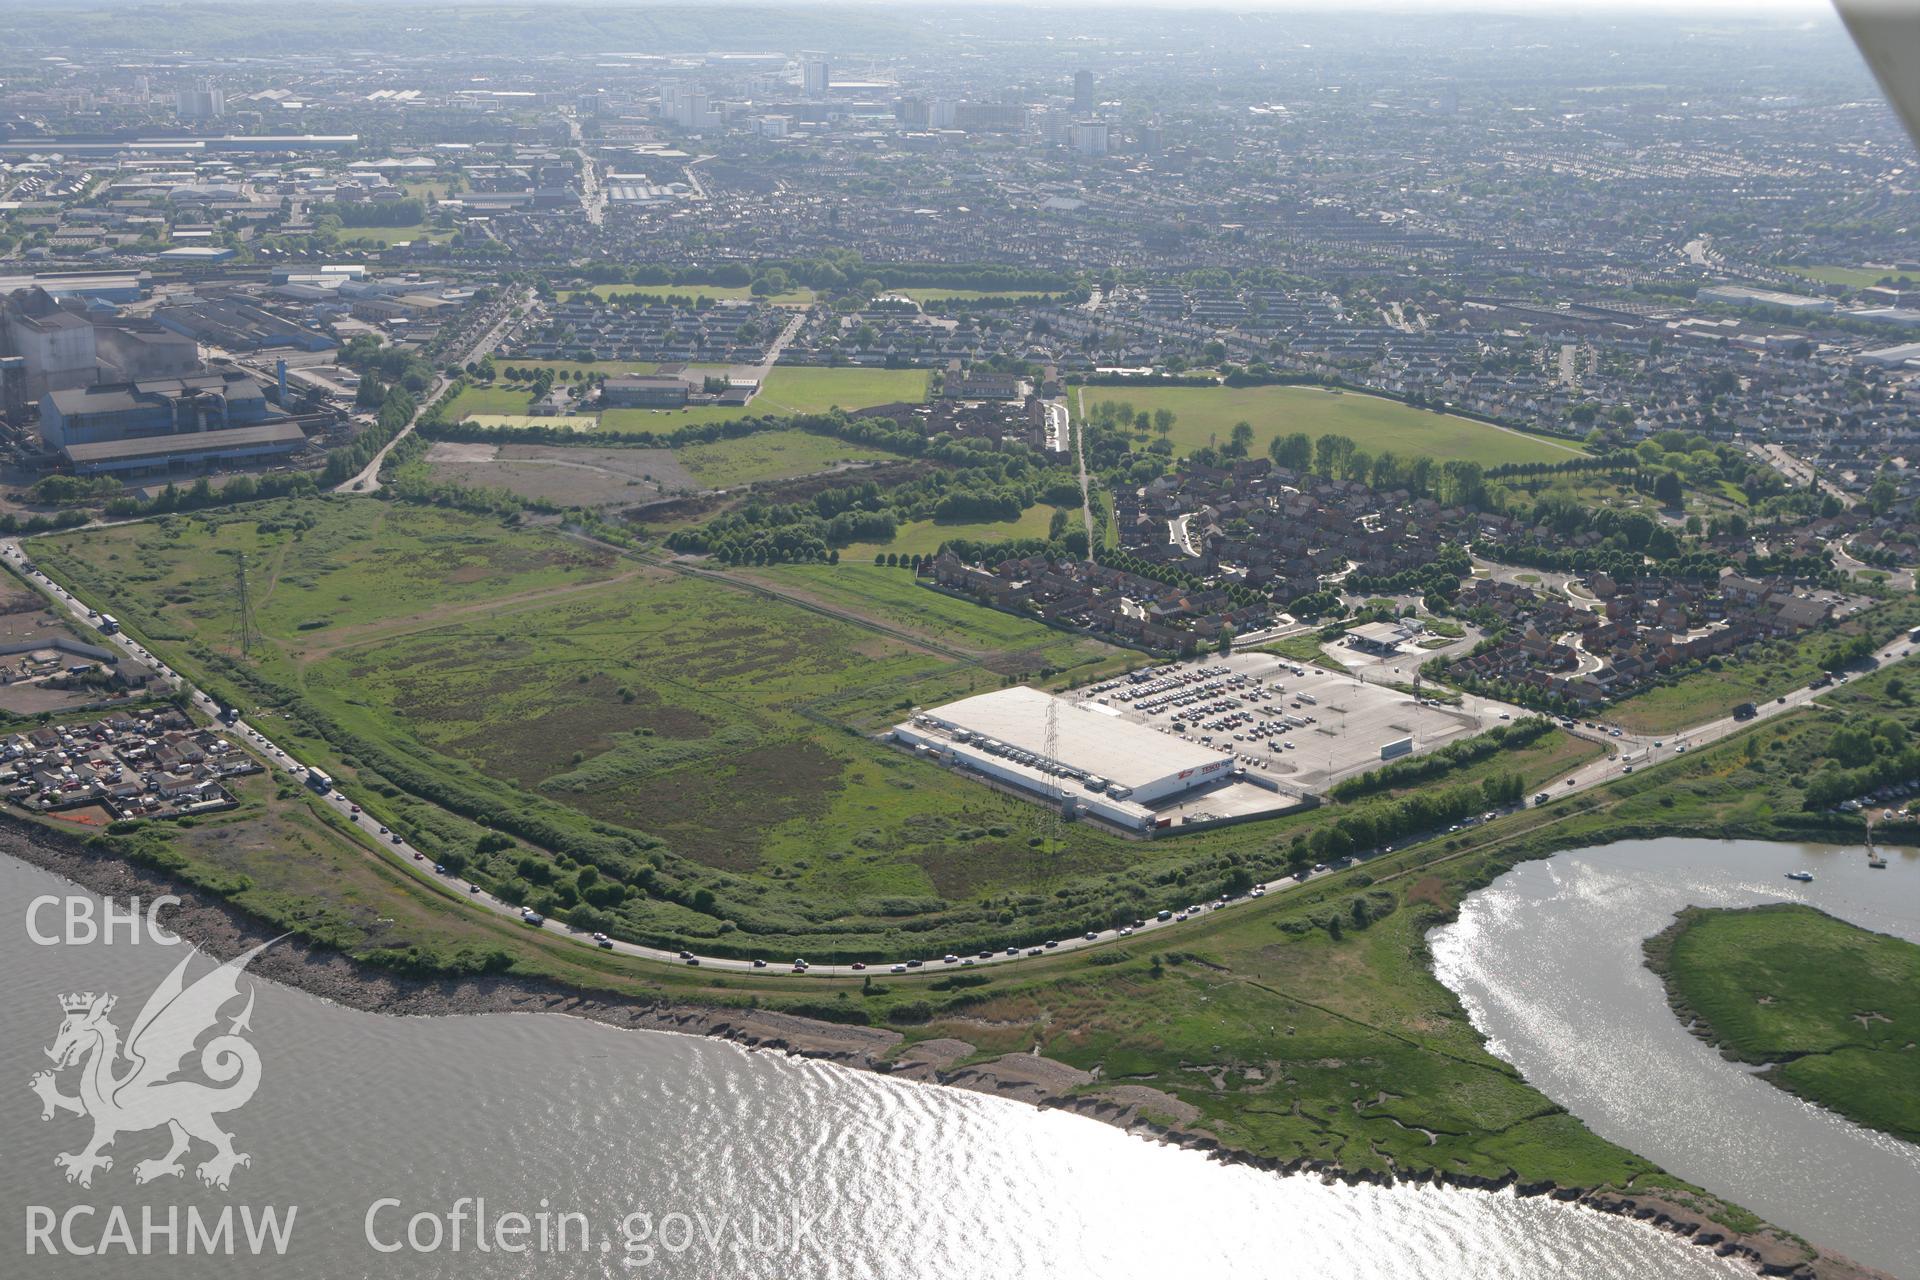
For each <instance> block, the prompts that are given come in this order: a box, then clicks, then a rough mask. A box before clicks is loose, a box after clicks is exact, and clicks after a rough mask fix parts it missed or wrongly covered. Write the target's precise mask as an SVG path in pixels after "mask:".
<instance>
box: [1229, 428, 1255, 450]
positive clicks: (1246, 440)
mask: <svg viewBox="0 0 1920 1280" xmlns="http://www.w3.org/2000/svg"><path fill="white" fill-rule="evenodd" d="M1252 447H1253V424H1252V423H1250V422H1236V423H1234V424H1233V434H1232V435H1231V436H1230V437H1229V438H1228V442H1227V452H1228V453H1230V454H1232V455H1233V456H1234V457H1236V458H1244V457H1246V456H1247V450H1249V449H1251V448H1252Z"/></svg>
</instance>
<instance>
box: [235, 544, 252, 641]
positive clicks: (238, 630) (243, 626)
mask: <svg viewBox="0 0 1920 1280" xmlns="http://www.w3.org/2000/svg"><path fill="white" fill-rule="evenodd" d="M233 576H234V592H235V595H236V597H237V599H238V601H239V609H238V611H237V613H236V614H235V617H234V635H233V647H234V648H236V649H238V650H239V651H240V656H241V657H243V658H251V657H252V656H253V631H254V626H253V599H252V597H251V596H250V595H248V593H247V553H246V552H244V551H236V552H235V553H234V569H233Z"/></svg>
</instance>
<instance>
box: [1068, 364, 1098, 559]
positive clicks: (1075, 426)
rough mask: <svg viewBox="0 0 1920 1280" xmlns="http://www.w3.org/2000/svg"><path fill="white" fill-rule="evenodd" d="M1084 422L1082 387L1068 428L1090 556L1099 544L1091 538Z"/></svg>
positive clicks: (1081, 514)
mask: <svg viewBox="0 0 1920 1280" xmlns="http://www.w3.org/2000/svg"><path fill="white" fill-rule="evenodd" d="M1061 407H1062V408H1064V407H1065V405H1064V404H1063V405H1062V406H1061ZM1086 423H1087V393H1086V391H1085V390H1084V389H1083V390H1082V391H1081V392H1080V413H1079V416H1078V417H1073V418H1071V419H1070V421H1069V423H1068V428H1069V430H1071V431H1072V432H1073V460H1074V463H1075V465H1077V466H1078V467H1079V468H1080V519H1081V520H1082V521H1083V522H1084V523H1085V524H1086V526H1087V554H1088V555H1089V556H1091V555H1092V554H1093V549H1094V548H1095V547H1097V546H1099V545H1100V544H1099V543H1098V542H1095V541H1094V540H1093V492H1092V489H1091V488H1090V487H1089V482H1088V479H1087V440H1086V436H1087V426H1086Z"/></svg>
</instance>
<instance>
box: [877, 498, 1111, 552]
mask: <svg viewBox="0 0 1920 1280" xmlns="http://www.w3.org/2000/svg"><path fill="white" fill-rule="evenodd" d="M1054 510H1055V508H1053V507H1049V506H1046V505H1044V504H1041V505H1036V506H1031V507H1028V508H1027V509H1026V510H1025V511H1023V512H1021V513H1020V518H1019V519H1018V520H984V521H978V522H974V523H966V524H940V523H938V522H937V521H933V520H910V521H908V522H907V523H906V524H903V525H901V526H900V527H899V529H898V530H897V531H896V532H895V533H894V535H893V541H892V542H887V543H877V542H875V543H869V542H859V543H855V544H853V545H852V546H850V547H848V548H847V549H846V550H845V551H844V552H842V553H841V559H843V560H872V559H873V557H874V555H875V553H876V552H880V553H884V552H898V553H899V554H900V555H903V556H912V555H932V554H933V553H934V552H936V551H938V550H939V549H940V544H941V543H943V542H946V541H948V540H950V539H953V538H969V539H972V540H974V541H976V542H1004V541H1006V540H1008V539H1010V538H1044V537H1046V536H1047V532H1048V530H1049V529H1050V528H1051V527H1052V525H1053V513H1054ZM1073 514H1075V515H1077V514H1078V513H1077V512H1075V513H1073Z"/></svg>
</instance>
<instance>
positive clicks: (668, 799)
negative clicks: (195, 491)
mask: <svg viewBox="0 0 1920 1280" xmlns="http://www.w3.org/2000/svg"><path fill="white" fill-rule="evenodd" d="M263 510H264V511H270V512H272V513H273V514H272V515H270V516H267V517H266V518H264V519H263V516H262V512H263ZM239 552H244V553H245V554H246V556H247V560H248V564H249V567H250V568H249V573H250V583H251V588H252V596H253V601H254V618H255V622H256V625H257V627H258V630H259V635H260V640H259V641H258V642H257V643H256V645H255V647H254V649H255V651H254V654H253V656H252V658H251V659H250V660H249V661H247V662H241V661H239V660H238V659H237V656H236V655H235V654H234V653H233V645H232V643H231V638H232V634H233V629H234V624H235V616H234V611H233V610H234V606H233V599H234V594H233V592H232V589H231V588H232V581H233V574H234V561H233V554H234V553H239ZM40 554H41V555H42V557H43V558H44V559H45V560H46V562H47V563H48V564H49V566H51V567H52V568H53V569H54V570H55V571H58V572H62V573H64V574H66V575H68V576H70V578H71V579H72V580H73V581H74V583H75V584H76V585H77V586H79V587H80V588H81V589H82V590H83V591H85V592H86V593H88V594H92V595H97V596H99V597H100V598H103V599H106V598H111V599H112V600H114V601H115V602H116V605H117V610H116V611H117V612H118V613H119V615H120V616H121V618H122V621H123V622H124V623H125V624H126V625H127V626H128V627H129V629H130V630H133V631H135V632H136V633H137V634H140V635H141V636H143V637H144V638H146V639H147V640H148V641H149V642H150V643H152V644H154V645H155V646H156V647H157V648H158V649H159V650H160V651H161V652H166V653H170V654H173V655H174V656H175V657H176V658H177V660H178V661H179V662H180V664H181V667H182V669H183V670H186V671H189V672H191V673H193V674H194V675H195V676H196V677H197V678H199V679H201V680H203V681H204V682H206V683H207V684H209V685H210V686H211V687H213V688H215V689H217V690H218V691H219V692H220V694H221V695H222V696H224V697H227V698H229V699H230V700H233V701H235V702H238V703H240V704H241V705H246V706H254V707H259V708H261V709H262V710H264V711H265V712H266V714H267V717H268V719H267V722H268V723H273V722H274V717H275V716H276V715H281V716H285V717H286V718H287V720H288V721H289V722H290V723H291V724H292V725H293V726H294V729H295V732H296V734H297V735H298V738H297V740H299V741H301V742H302V743H303V745H304V746H305V747H306V749H309V750H312V751H313V752H314V753H315V757H316V758H317V759H320V760H321V761H323V762H326V763H329V764H331V765H332V766H333V769H332V770H330V771H332V772H335V773H336V774H337V776H339V777H340V778H341V779H342V780H343V785H345V786H347V787H348V788H349V789H350V790H351V791H352V792H353V793H354V794H355V796H356V798H363V803H365V804H366V806H367V807H368V808H369V810H370V811H372V812H375V813H378V814H380V815H381V816H382V817H383V818H391V819H393V822H392V825H394V826H396V827H397V828H402V829H405V830H407V831H408V832H409V835H410V836H411V837H414V838H415V839H416V841H417V843H419V844H420V845H421V846H422V847H424V848H427V849H428V850H429V851H430V852H433V853H434V854H436V856H440V857H441V858H442V860H445V856H446V855H447V854H453V855H455V856H456V857H461V858H463V859H465V858H469V857H471V858H472V859H473V862H472V865H473V867H474V874H475V875H476V876H477V877H481V878H486V879H488V881H489V883H497V884H498V885H499V887H501V888H502V889H504V890H505V891H507V892H510V893H515V894H522V895H526V894H532V895H533V897H534V898H535V899H538V898H540V895H541V890H542V889H546V890H548V891H551V886H552V884H553V883H554V882H555V881H564V880H566V879H567V878H568V877H566V876H554V875H552V874H551V873H550V872H543V873H542V874H541V875H540V876H536V877H534V878H533V879H532V880H528V879H527V877H526V875H525V874H524V872H523V871H522V870H520V869H518V868H517V867H516V865H515V864H516V861H517V859H518V858H519V857H520V856H521V855H522V854H525V853H527V852H528V851H529V850H528V849H527V848H526V847H522V846H520V845H518V844H515V846H514V848H513V849H512V850H510V851H507V850H503V851H497V852H496V854H495V856H493V857H490V858H489V857H482V856H475V855H474V854H472V853H471V852H470V851H471V850H472V849H473V847H474V842H475V841H476V840H477V839H478V837H479V836H480V835H481V834H483V833H484V830H485V828H484V826H482V825H480V823H481V822H491V823H494V824H495V825H496V826H497V825H500V824H501V823H509V824H513V825H511V826H510V827H509V829H512V830H516V831H517V832H518V833H519V834H520V835H521V838H522V840H524V841H525V842H526V844H527V845H528V846H538V849H539V850H540V851H541V856H542V857H546V858H553V859H555V860H556V861H557V863H558V864H559V865H561V867H562V869H563V870H568V869H569V868H568V867H567V865H566V864H568V863H577V862H581V861H586V860H589V859H599V863H597V864H596V865H601V869H602V871H603V872H605V873H606V874H608V875H615V874H619V875H622V876H624V877H625V878H626V879H627V880H628V881H629V882H630V883H633V884H635V885H643V884H644V885H646V886H648V889H647V892H646V893H644V894H638V893H636V894H634V895H633V896H631V897H629V898H628V899H626V900H625V901H624V902H622V903H620V904H618V923H619V924H620V926H621V927H622V929H623V930H624V931H631V932H632V933H633V934H634V936H642V937H675V936H677V937H687V938H694V937H703V936H704V937H705V938H707V939H709V940H710V941H712V940H719V939H723V938H724V937H725V935H726V934H728V933H730V932H732V931H734V930H735V929H738V930H740V931H741V934H742V941H744V940H745V939H746V936H747V935H748V934H759V935H764V936H766V937H767V938H768V940H769V945H771V941H772V939H774V938H778V940H779V943H780V947H781V949H785V948H787V947H790V946H793V945H795V944H796V940H798V941H801V942H804V940H805V938H804V935H807V934H810V933H816V932H820V933H824V932H832V933H834V934H836V935H840V936H843V937H852V936H856V935H859V934H866V935H868V941H867V942H866V944H864V945H867V946H869V947H875V946H878V945H880V944H879V938H880V936H881V935H883V934H884V933H886V931H888V930H889V929H891V928H893V927H894V926H895V925H896V923H897V922H898V921H899V920H901V919H902V918H904V917H907V916H913V915H923V916H930V917H939V918H945V917H947V916H949V915H951V917H952V924H953V925H954V927H956V928H965V929H967V930H970V931H977V930H978V929H979V928H980V927H982V926H981V922H982V921H983V920H990V919H993V918H997V917H998V916H999V915H1000V914H1001V913H1002V912H1003V911H1004V910H1005V908H1006V903H1005V902H1004V901H1000V900H996V895H1003V894H1008V893H1014V894H1017V895H1028V894H1031V893H1032V892H1033V891H1034V890H1035V889H1036V888H1041V889H1042V890H1043V891H1050V890H1051V889H1053V888H1056V887H1059V886H1061V885H1063V884H1065V883H1068V882H1069V881H1071V880H1073V879H1074V878H1076V877H1084V876H1090V875H1098V874H1105V873H1106V872H1108V871H1111V870H1113V869H1115V868H1117V867H1119V866H1121V865H1124V864H1125V863H1127V862H1130V861H1133V860H1136V859H1137V858H1138V857H1139V856H1140V855H1139V853H1138V851H1137V848H1136V846H1134V845H1133V844H1132V843H1131V842H1128V841H1123V840H1119V839H1117V838H1115V837H1111V836H1104V835H1100V834H1098V833H1096V832H1093V831H1091V830H1089V831H1086V832H1084V833H1076V834H1075V838H1074V839H1072V840H1070V841H1069V842H1068V843H1067V847H1066V848H1065V849H1063V850H1061V851H1058V852H1056V853H1055V854H1053V855H1052V856H1050V857H1048V858H1046V859H1039V858H1036V856H1035V853H1034V847H1033V846H1031V845H1029V843H1028V841H1029V839H1030V838H1031V837H1033V836H1034V835H1035V833H1036V832H1037V830H1038V826H1039V823H1040V822H1041V821H1042V815H1041V814H1040V812H1039V811H1038V810H1037V809H1036V808H1035V807H1034V806H1031V805H1027V804H1024V803H1022V802H1019V801H1017V800H1013V799H1011V798H1008V797H1005V796H1001V795H999V794H997V793H995V792H992V791H990V790H987V789H985V788H982V787H979V786H977V785H975V784H972V783H969V782H967V781H966V780H964V779H962V778H959V777H957V776H955V775H953V774H951V773H949V772H947V771H945V770H941V769H938V768H936V767H933V766H931V765H927V764H924V763H922V762H919V761H915V760H912V759H910V758H908V757H906V756H904V755H902V754H900V753H899V752H896V751H893V750H890V749H888V748H885V747H883V746H880V745H878V744H875V743H873V742H871V741H868V740H867V739H865V738H864V737H862V736H860V735H861V734H862V733H864V732H867V731H871V730H874V729H878V728H881V727H883V726H884V725H885V724H887V723H889V722H890V721H891V719H892V718H893V717H895V716H897V715H898V714H899V713H900V711H901V710H903V709H904V708H906V707H909V706H912V705H914V704H916V703H919V704H927V705H930V704H933V703H937V702H940V701H945V700H947V699H950V698H953V697H957V696H962V695H964V694H966V693H969V692H975V691H980V690H983V689H987V688H994V687H998V686H999V685H1000V683H1002V681H1003V679H1004V673H1006V672H1010V671H1028V670H1035V671H1037V670H1039V669H1041V668H1043V667H1044V668H1060V669H1065V670H1072V671H1075V672H1085V673H1087V674H1088V675H1089V676H1090V675H1091V674H1093V673H1095V672H1098V671H1104V670H1112V669H1115V668H1116V667H1117V665H1118V662H1119V658H1118V655H1117V654H1116V653H1115V651H1112V650H1110V649H1108V648H1107V647H1106V646H1103V645H1099V644H1097V643H1095V642H1091V641H1085V640H1081V639H1078V638H1075V637H1066V636H1061V635H1060V634H1058V633H1056V632H1052V631H1049V630H1047V629H1045V628H1041V627H1038V626H1037V625H1034V624H1027V623H1020V622H1018V620H1014V619H1009V618H1007V617H1006V616H1005V615H1002V614H999V613H996V612H994V611H992V610H988V609H985V608H982V607H980V606H976V605H973V604H971V603H968V602H963V601H957V600H952V599H949V598H946V597H943V596H939V595H937V594H935V593H932V592H923V593H921V594H920V595H919V596H918V597H916V598H915V599H914V601H913V603H914V604H915V605H917V606H918V609H917V610H914V611H913V612H917V614H918V617H917V619H914V621H915V622H916V624H917V625H914V626H908V625H901V624H898V623H895V622H893V621H890V620H888V619H887V618H886V617H885V616H884V615H885V613H886V612H887V611H888V610H894V611H896V617H897V616H899V614H901V613H906V612H909V610H908V609H907V608H906V607H905V605H906V602H905V601H904V600H903V599H901V598H900V597H898V596H897V595H895V596H894V597H893V598H892V599H890V600H880V599H878V598H879V597H886V596H888V595H889V594H890V592H889V588H894V587H895V584H896V581H898V580H900V579H902V578H903V577H904V575H901V574H900V573H899V571H898V570H895V571H893V577H892V578H891V579H889V578H886V577H885V576H884V575H882V574H880V573H878V572H875V573H874V574H873V578H872V579H871V580H867V581H862V579H861V576H860V575H858V574H856V573H854V572H853V570H852V568H851V567H849V570H848V571H847V573H848V576H847V578H845V579H844V580H843V581H845V582H846V583H847V588H846V590H847V591H848V592H852V593H855V594H865V595H867V596H868V597H870V601H869V603H868V604H866V605H863V606H862V607H860V608H854V607H850V606H847V605H845V604H843V603H836V602H835V601H833V600H832V599H830V598H829V597H830V596H832V595H833V594H834V589H833V587H831V586H825V587H822V588H821V590H820V591H819V592H818V594H817V595H812V596H811V597H809V598H794V599H786V598H781V597H775V596H770V595H769V594H763V593H762V592H761V591H758V590H746V589H742V588H739V587H734V586H726V585H716V582H719V581H722V580H718V579H715V578H713V577H710V576H698V577H696V576H691V575H687V574H681V573H675V572H669V571H666V570H664V569H659V568H654V567H650V566H648V565H646V564H644V563H640V562H637V561H632V560H627V559H622V558H619V557H616V556H615V555H613V554H612V553H611V552H609V551H607V550H605V549H601V548H596V547H591V546H587V545H583V544H581V543H578V542H575V541H572V540H568V539H565V538H562V537H559V536H557V535H554V534H549V533H540V532H529V531H521V530H515V529H511V528H508V527H506V526H503V525H501V524H500V523H498V522H494V521H487V520H481V519H478V518H475V517H470V516H465V515H460V514H457V513H451V512H441V511H436V510H433V509H430V508H421V507H410V506H404V505H399V504H394V505H379V506H368V505H366V504H359V505H358V506H357V507H356V506H354V505H353V504H348V503H344V502H339V501H325V500H310V501H305V502H295V503H283V504H272V505H271V506H267V507H264V508H263V509H256V510H255V511H253V512H251V513H249V514H248V515H247V516H244V517H242V516H237V515H236V516H229V517H223V518H219V519H216V520H211V521H209V520H193V521H188V520H184V519H182V520H173V521H168V522H166V524H165V525H163V526H160V527H158V528H156V527H154V526H126V527H123V528H118V529H103V530H92V531H87V532H83V533H80V534H78V535H76V536H75V537H73V538H70V539H59V540H55V541H52V542H49V543H48V544H47V545H46V546H45V547H44V548H42V549H41V550H40ZM856 583H858V587H855V585H854V584H856ZM900 586H902V587H904V589H905V590H912V591H917V590H918V589H917V588H914V587H913V585H912V583H911V582H910V581H906V582H902V583H900ZM869 610H871V612H869ZM936 615H937V616H939V618H940V621H939V625H938V626H937V627H935V626H933V625H932V623H931V622H929V621H928V619H930V618H933V617H935V616H936ZM936 632H937V634H938V635H939V636H941V637H946V639H944V640H935V639H934V636H935V634H936ZM963 645H964V646H966V647H965V648H961V647H960V646H963ZM849 730H853V731H854V732H849ZM1179 852H1181V851H1180V850H1178V849H1175V848H1173V847H1171V846H1169V849H1168V850H1167V851H1165V852H1163V853H1162V855H1161V858H1160V859H1159V860H1169V859H1172V858H1173V857H1174V855H1175V854H1177V853H1179ZM636 858H643V859H644V860H645V861H648V862H650V863H654V864H655V865H653V867H652V869H651V870H645V869H642V867H641V866H640V865H639V864H637V863H636V862H635V859H636ZM602 864H604V865H602ZM516 881H520V882H521V883H518V884H516V883H515V882H516ZM676 883H678V884H679V885H680V887H678V888H676V887H675V885H676ZM696 884H697V885H698V886H700V887H702V888H704V889H705V890H706V891H707V893H708V894H709V895H712V896H711V897H709V898H707V899H703V901H702V909H701V910H691V909H688V907H687V905H686V901H690V900H691V898H692V895H693V893H694V886H695V885H696ZM563 896H564V895H563ZM682 899H685V900H686V901H682ZM548 905H549V906H553V905H555V904H553V903H549V904H548ZM558 905H559V906H560V907H561V908H564V907H565V906H567V905H569V904H568V903H566V902H565V901H564V900H563V901H561V902H559V903H558ZM963 918H964V919H971V920H972V921H973V922H974V923H972V924H970V925H962V923H961V921H962V919H963ZM819 940H820V939H819V938H818V937H815V941H816V943H817V942H819ZM814 950H815V951H816V953H818V952H819V950H820V948H819V947H815V948H814Z"/></svg>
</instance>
